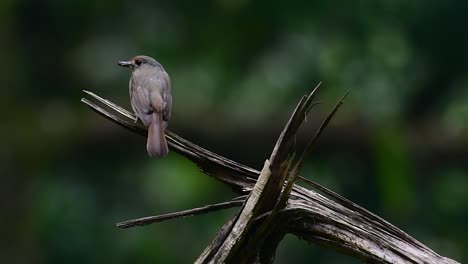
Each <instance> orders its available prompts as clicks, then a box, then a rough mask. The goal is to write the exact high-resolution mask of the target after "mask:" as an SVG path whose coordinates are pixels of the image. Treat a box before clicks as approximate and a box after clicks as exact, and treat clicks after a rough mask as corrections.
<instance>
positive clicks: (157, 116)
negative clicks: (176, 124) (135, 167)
mask: <svg viewBox="0 0 468 264" xmlns="http://www.w3.org/2000/svg"><path fill="white" fill-rule="evenodd" d="M164 130H165V129H164V125H163V120H162V114H161V112H156V111H155V112H153V113H152V114H151V123H150V125H149V128H148V141H147V143H146V150H147V151H148V155H149V156H150V157H154V156H156V157H158V158H164V157H166V156H167V153H168V152H169V149H168V147H167V142H166V137H165V136H164Z"/></svg>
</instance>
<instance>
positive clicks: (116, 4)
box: [0, 0, 468, 263]
mask: <svg viewBox="0 0 468 264" xmlns="http://www.w3.org/2000/svg"><path fill="white" fill-rule="evenodd" d="M467 12H468V2H464V1H422V0H415V1H403V0H386V1H344V0H332V1H325V0H319V1H290V2H285V1H249V0H218V1H204V2H200V1H188V0H174V1H163V2H161V1H158V2H153V1H138V2H136V1H123V0H117V1H91V0H80V1H52V0H46V1H32V0H23V1H20V0H17V1H15V0H2V1H1V2H0V38H1V41H0V50H1V51H2V56H1V59H2V63H0V67H1V72H2V73H3V74H2V90H1V91H2V96H0V110H1V111H2V113H3V116H4V118H3V120H2V121H3V122H2V125H0V135H1V137H0V144H1V146H2V147H1V148H0V172H1V180H2V184H1V185H0V190H1V192H0V195H1V203H0V204H1V207H0V209H1V217H0V219H1V220H0V221H1V222H0V226H1V227H2V232H1V233H2V235H3V236H2V240H1V241H2V242H1V244H0V260H1V259H3V258H5V261H6V262H5V263H102V262H105V263H129V262H131V263H148V262H158V263H161V262H162V263H187V262H190V261H193V260H194V259H195V258H196V257H197V256H198V254H199V253H201V251H202V250H203V248H204V246H205V245H206V244H207V243H208V242H209V241H210V239H211V238H212V237H214V234H215V232H216V230H217V229H218V228H220V227H221V225H222V224H223V222H224V221H226V220H227V219H228V218H229V217H230V216H232V215H233V214H234V210H230V211H226V212H222V213H216V214H211V215H208V216H200V217H196V218H190V219H182V220H175V221H173V222H167V223H162V224H158V225H154V226H150V227H145V228H136V229H134V230H118V229H117V228H115V227H114V223H116V222H118V221H121V220H126V219H129V218H135V217H140V216H144V215H150V214H158V213H164V212H170V211H175V210H180V209H186V208H190V207H193V206H199V205H203V204H206V203H210V202H217V201H223V200H225V199H228V198H230V197H232V194H231V193H230V190H229V189H227V188H226V187H224V186H222V185H221V184H219V183H217V182H215V181H214V180H212V179H210V178H207V177H205V176H204V175H203V174H201V173H200V172H199V171H198V170H197V169H196V168H195V167H194V166H193V165H192V164H190V163H189V162H187V161H185V160H184V159H182V158H181V157H179V156H178V155H176V154H174V153H172V154H170V155H169V157H168V158H167V159H165V160H155V159H149V158H147V157H146V153H145V143H144V139H142V138H137V137H136V136H134V135H131V134H130V133H128V132H126V131H123V130H122V129H121V128H119V127H117V126H115V125H112V124H109V122H106V121H104V120H103V119H102V118H101V117H99V116H97V115H95V114H93V113H92V112H91V111H89V110H88V109H87V108H86V107H84V106H83V105H82V104H80V103H79V99H80V98H81V96H82V94H81V90H82V89H88V90H92V91H94V92H96V93H98V94H100V95H102V96H104V97H106V98H109V99H111V100H113V101H115V102H118V103H120V104H121V105H124V106H126V107H128V106H129V102H128V101H129V100H128V90H127V89H128V88H127V82H128V78H129V72H128V71H126V70H125V69H121V68H119V67H117V66H116V62H117V61H118V60H120V59H127V58H129V57H131V56H133V55H136V54H147V55H151V56H153V57H155V58H156V59H157V60H159V61H160V62H161V63H162V64H163V65H164V66H165V67H166V70H167V71H168V72H169V73H170V74H171V76H172V79H173V83H174V90H173V92H174V108H173V118H172V121H171V124H170V128H171V130H173V131H175V132H176V133H179V134H180V135H182V136H184V137H186V138H188V139H190V140H192V141H194V142H197V143H199V144H201V145H202V146H205V147H206V148H208V149H210V150H213V151H215V152H217V153H219V154H222V155H224V156H227V157H229V158H233V159H235V160H237V161H240V162H243V163H246V164H248V165H251V166H253V167H256V168H260V167H261V164H263V161H264V159H265V158H267V157H268V156H269V153H270V151H271V148H272V147H273V144H274V142H275V139H276V137H277V135H278V134H279V132H280V131H281V128H282V126H283V124H284V123H285V122H286V120H287V116H288V114H289V113H290V111H292V109H293V106H294V105H295V104H296V102H297V100H298V98H299V97H300V96H301V95H303V94H305V93H307V92H308V91H310V89H311V88H312V87H314V86H315V85H316V83H318V82H319V81H323V89H322V90H321V91H320V95H319V97H320V99H321V100H324V101H325V104H323V105H322V106H321V107H320V108H319V109H318V110H316V111H313V113H312V115H311V117H310V118H309V121H308V123H307V125H306V126H305V127H304V129H303V130H304V132H303V133H304V135H305V134H306V133H311V131H312V129H313V128H314V127H316V126H317V124H318V121H319V119H320V118H323V116H324V115H325V114H326V109H329V107H330V106H331V105H332V104H333V103H334V100H336V99H337V98H338V97H339V96H340V95H341V94H343V92H344V91H345V90H347V89H352V92H351V94H350V96H349V99H348V100H347V101H346V103H345V105H344V107H343V108H342V109H341V111H340V112H339V114H338V115H337V118H336V119H335V120H334V121H333V123H332V126H331V127H330V129H329V130H327V132H326V133H325V135H324V137H323V139H322V140H321V141H320V144H319V147H318V148H317V149H316V150H315V151H314V152H313V153H312V155H311V156H310V159H309V160H308V163H307V164H306V165H305V167H304V171H303V173H302V175H304V176H307V177H309V178H310V179H313V180H315V181H317V182H319V183H321V184H323V185H325V186H327V187H329V188H331V189H333V190H335V191H337V192H339V193H340V194H342V195H344V196H345V197H348V198H350V199H351V200H353V201H355V202H357V203H359V204H361V205H363V206H364V207H366V208H368V209H370V210H371V211H373V212H376V213H378V214H379V215H381V216H383V217H384V218H385V219H388V220H389V221H390V222H392V223H394V224H396V225H397V226H399V227H400V228H402V229H403V230H405V231H407V232H408V233H410V234H411V235H413V236H415V237H416V238H417V239H419V240H421V241H422V242H423V243H425V244H428V245H429V246H431V247H432V248H433V249H434V250H436V251H437V252H439V253H441V254H443V255H447V256H449V257H452V258H455V259H456V260H458V261H461V262H467V261H468V253H467V251H466V248H467V246H468V236H467V235H468V229H467V225H466V219H468V213H467V212H468V192H467V190H468V167H467V166H468V165H467V163H466V158H467V157H468V139H467V136H466V135H467V132H468V89H467V88H468V78H467V77H468V76H467V75H466V72H468V60H467V59H468V49H467V48H466V47H468V20H466V14H467ZM304 139H305V137H302V138H298V143H299V144H301V143H304ZM312 260H313V261H316V262H319V263H343V262H345V263H351V262H355V260H353V259H351V258H349V257H346V256H342V255H340V254H338V253H336V252H334V251H332V250H329V249H324V248H321V247H318V246H316V245H307V244H305V243H302V242H300V241H298V240H297V239H295V238H294V237H292V236H288V237H287V238H286V239H285V242H284V243H283V244H281V246H280V248H279V250H278V256H277V263H288V261H293V262H294V263H301V262H303V263H308V262H311V261H312ZM0 262H4V261H0Z"/></svg>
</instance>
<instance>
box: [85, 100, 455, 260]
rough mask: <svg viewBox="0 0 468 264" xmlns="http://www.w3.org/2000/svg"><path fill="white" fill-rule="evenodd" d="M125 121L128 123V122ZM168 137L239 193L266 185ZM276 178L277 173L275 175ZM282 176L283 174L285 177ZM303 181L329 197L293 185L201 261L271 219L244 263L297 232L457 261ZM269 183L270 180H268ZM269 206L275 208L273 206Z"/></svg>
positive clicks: (375, 251)
mask: <svg viewBox="0 0 468 264" xmlns="http://www.w3.org/2000/svg"><path fill="white" fill-rule="evenodd" d="M88 94H89V95H90V96H92V97H93V98H94V99H95V100H98V101H99V102H101V103H102V104H104V105H106V106H107V107H109V108H110V109H112V110H113V111H115V112H117V113H118V115H116V114H112V113H110V112H109V111H106V110H104V109H103V108H101V107H99V106H98V105H97V104H95V103H93V102H92V101H90V100H88V99H82V102H84V103H85V104H87V105H88V106H90V107H91V109H93V110H94V111H96V112H97V113H99V114H100V115H102V116H104V117H106V118H107V119H109V120H111V121H113V122H115V123H116V124H118V125H120V126H122V127H124V128H126V129H128V130H130V131H132V132H134V133H136V134H139V135H143V136H146V130H145V129H144V128H142V127H140V126H139V125H137V124H135V123H134V121H133V119H134V115H133V114H132V113H130V112H128V111H126V110H125V109H123V108H121V107H119V106H117V105H115V104H113V103H112V102H110V101H107V100H105V99H103V98H100V97H98V96H97V95H95V94H92V93H90V92H88ZM305 99H307V98H305ZM305 99H303V100H305ZM126 119H129V120H128V121H127V120H126ZM166 137H167V140H168V143H169V146H170V148H171V150H173V151H174V152H177V153H179V154H180V155H182V156H184V157H186V158H187V159H189V160H191V161H193V162H194V163H195V164H197V165H198V166H199V167H200V169H201V170H202V171H203V172H204V173H205V174H207V175H209V176H211V177H214V178H215V179H217V180H219V181H220V182H222V183H224V184H227V185H229V186H231V187H232V189H233V190H234V191H235V192H237V193H239V194H242V195H244V194H249V193H251V190H252V189H254V188H255V187H254V186H255V185H256V184H259V187H258V188H260V186H261V185H263V187H265V185H264V184H263V183H262V181H259V182H257V179H258V178H259V175H260V172H259V171H257V170H255V169H252V168H249V167H247V166H244V165H242V164H239V163H237V162H235V161H231V160H229V159H226V158H224V157H222V156H220V155H217V154H215V153H212V152H210V151H208V150H206V149H203V148H202V147H200V146H197V145H195V144H193V143H191V142H189V141H187V140H185V139H183V138H181V137H179V136H177V135H176V134H174V133H172V132H170V131H167V133H166ZM290 158H291V157H290V156H288V155H285V156H284V157H283V158H282V159H281V160H283V161H286V160H290ZM266 164H267V162H266ZM284 166H285V165H284V163H283V167H281V166H279V169H280V170H283V171H289V169H290V168H287V169H286V168H285V167H284ZM288 166H290V164H289V165H288ZM271 168H272V167H270V170H271ZM277 169H278V167H275V173H276V170H277ZM262 172H263V171H262ZM264 173H266V172H264ZM265 175H267V174H265ZM271 175H272V173H270V176H271ZM282 175H283V176H284V174H282ZM284 179H285V178H283V180H284ZM299 179H302V180H303V181H305V182H307V183H308V184H309V185H311V186H312V187H313V188H314V189H315V190H318V191H320V192H321V193H323V194H324V195H325V196H324V195H322V194H320V193H318V192H316V191H314V190H309V189H306V188H304V187H301V186H298V185H292V186H293V187H292V189H291V193H290V195H289V196H288V199H287V203H286V204H285V206H284V207H275V206H273V209H275V210H276V211H277V212H276V215H275V216H274V217H271V215H272V214H273V213H274V211H275V210H270V211H266V212H263V213H262V214H260V215H257V214H258V213H260V211H259V212H255V213H254V214H252V216H253V215H257V216H256V217H248V218H246V219H248V221H249V224H248V225H245V226H244V227H248V226H250V228H244V233H243V232H238V233H237V234H238V235H237V236H233V235H232V233H233V232H232V231H233V230H234V228H233V227H234V226H235V225H236V224H237V225H238V226H242V225H240V223H238V222H237V220H239V219H240V216H242V215H244V216H248V215H249V214H250V213H249V212H247V211H245V210H246V206H247V204H248V202H246V203H245V204H244V206H243V207H242V209H241V210H240V211H239V212H240V213H239V214H238V215H237V216H236V217H234V218H233V219H231V220H229V221H228V222H227V223H226V224H225V225H224V226H223V228H222V229H221V230H220V232H219V233H218V234H217V236H216V237H215V239H214V240H213V242H212V243H211V244H210V245H209V246H208V247H207V248H206V249H205V251H204V252H203V253H202V255H201V256H200V257H199V260H202V261H203V262H200V263H209V262H210V261H212V260H213V263H216V262H214V259H215V257H222V258H217V260H220V261H221V260H223V259H224V260H226V261H229V259H228V257H227V256H229V252H230V250H231V249H233V248H234V247H225V249H226V250H228V251H229V252H219V251H218V250H217V249H220V248H221V247H222V246H223V244H224V243H227V242H226V238H227V237H229V236H230V235H231V237H233V238H241V237H242V236H243V235H245V232H248V233H249V234H256V232H257V228H260V229H261V227H262V223H264V222H265V219H266V218H268V217H271V222H270V223H269V224H268V225H267V227H268V230H267V231H268V232H266V233H265V234H266V236H265V237H263V239H262V238H260V239H259V240H258V241H255V242H256V244H255V245H254V246H253V247H252V249H251V250H252V251H253V254H252V252H249V254H248V256H247V258H246V259H244V260H245V261H244V262H245V263H270V262H271V261H272V259H273V258H272V256H273V253H274V249H275V248H276V245H277V244H278V243H279V241H280V240H281V238H282V237H283V236H284V234H286V233H291V234H294V235H296V236H298V237H300V238H302V239H305V240H307V241H310V242H314V243H318V244H321V245H324V246H327V247H332V248H334V249H336V250H338V251H340V252H344V253H346V254H350V255H352V256H355V257H357V258H360V259H362V260H364V261H367V262H373V263H434V264H435V263H457V262H456V261H454V260H452V259H449V258H445V257H442V256H440V255H438V254H437V253H435V252H434V251H433V250H431V249H430V248H429V247H427V246H425V245H424V244H422V243H421V242H419V241H417V240H416V239H414V238H413V237H411V236H409V235H408V234H406V233H405V232H403V231H401V230H400V229H398V228H397V227H395V226H393V225H392V224H390V223H388V222H387V221H385V220H383V219H382V218H380V217H378V216H376V215H375V214H373V213H371V212H369V211H368V210H366V209H364V208H362V207H360V206H359V205H357V204H355V203H353V202H351V201H349V200H347V199H346V198H343V197H341V196H340V195H338V194H336V193H335V192H333V191H331V190H329V189H327V188H325V187H323V186H321V185H319V184H317V183H315V182H313V181H310V180H307V179H304V178H301V177H299ZM266 180H267V182H268V179H266ZM276 180H277V179H275V181H276ZM279 182H281V181H279ZM265 184H266V183H265ZM283 184H284V182H283ZM276 186H278V185H276ZM272 189H275V188H272ZM276 190H277V189H276ZM252 197H254V198H252ZM276 197H279V196H276ZM250 198H252V199H254V200H251V202H255V201H257V202H258V201H259V199H256V198H255V196H254V194H253V193H252V194H250V196H249V199H250ZM249 199H247V201H249ZM251 205H252V204H251ZM253 205H255V203H253ZM254 207H255V206H254ZM254 207H253V208H254ZM267 207H269V208H271V204H270V205H269V206H267ZM263 226H264V225H263ZM252 227H254V228H252ZM244 237H245V236H244ZM234 241H245V243H246V244H245V245H251V244H249V240H242V239H241V240H234ZM272 252H273V253H272ZM217 254H218V255H217Z"/></svg>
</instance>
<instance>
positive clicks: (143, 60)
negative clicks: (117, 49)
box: [118, 55, 162, 71]
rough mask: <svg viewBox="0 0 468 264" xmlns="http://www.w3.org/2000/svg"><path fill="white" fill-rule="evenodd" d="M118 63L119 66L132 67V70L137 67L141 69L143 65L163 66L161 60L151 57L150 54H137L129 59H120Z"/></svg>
mask: <svg viewBox="0 0 468 264" xmlns="http://www.w3.org/2000/svg"><path fill="white" fill-rule="evenodd" d="M118 64H119V66H122V67H128V68H130V69H131V70H132V71H135V70H136V69H139V68H141V67H147V66H150V67H161V68H162V66H161V64H159V62H157V61H156V60H155V59H153V58H151V57H149V56H145V55H138V56H135V57H133V58H132V59H131V60H129V61H119V63H118Z"/></svg>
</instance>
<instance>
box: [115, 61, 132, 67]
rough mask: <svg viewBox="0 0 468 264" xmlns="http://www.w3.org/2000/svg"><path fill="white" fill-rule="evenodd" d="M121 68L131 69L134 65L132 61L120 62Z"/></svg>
mask: <svg viewBox="0 0 468 264" xmlns="http://www.w3.org/2000/svg"><path fill="white" fill-rule="evenodd" d="M118 64H119V66H122V67H130V66H131V65H132V62H131V61H119V63H118Z"/></svg>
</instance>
